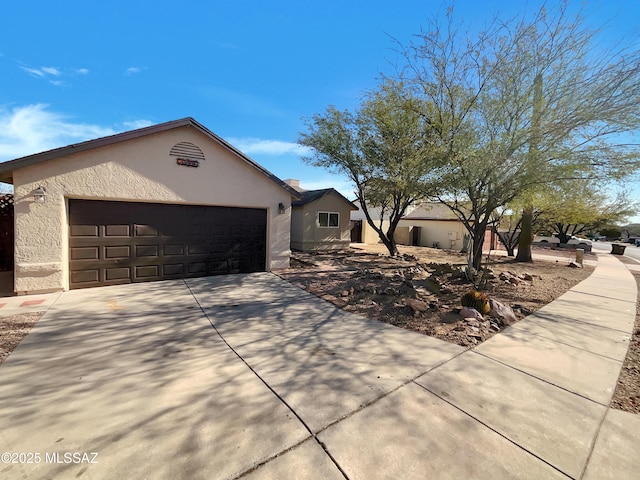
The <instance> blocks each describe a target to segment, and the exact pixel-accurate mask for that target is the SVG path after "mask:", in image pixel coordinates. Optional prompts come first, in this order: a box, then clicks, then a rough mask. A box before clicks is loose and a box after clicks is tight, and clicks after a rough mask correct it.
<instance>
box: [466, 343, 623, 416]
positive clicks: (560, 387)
mask: <svg viewBox="0 0 640 480" xmlns="http://www.w3.org/2000/svg"><path fill="white" fill-rule="evenodd" d="M569 346H571V345H569ZM574 348H575V347H574ZM471 351H472V352H473V353H475V354H476V355H480V356H482V357H484V358H488V359H489V360H492V361H494V362H497V363H499V364H500V365H504V366H505V367H509V368H510V369H512V370H515V371H517V372H520V373H524V374H525V375H528V376H529V377H532V378H535V379H537V380H540V381H541V382H544V383H546V384H548V385H551V386H553V387H556V388H559V389H560V390H564V391H565V392H569V393H571V394H573V395H576V396H577V397H580V398H584V399H585V400H589V401H590V402H592V403H595V404H596V405H601V406H603V407H609V404H608V403H607V404H605V403H600V402H598V401H596V400H594V399H593V398H589V397H585V396H584V395H582V394H580V393H577V392H574V391H572V390H569V389H568V388H565V387H562V386H560V385H556V384H555V383H553V382H550V381H549V380H545V379H544V378H540V377H538V376H536V375H534V374H532V373H529V372H526V371H524V370H520V369H519V368H516V367H514V366H513V365H509V364H508V363H504V362H502V361H500V360H498V359H495V358H493V357H490V356H489V355H487V354H484V353H481V352H476V351H475V350H471ZM616 361H617V360H616ZM618 363H620V364H622V362H618ZM611 395H613V393H612V394H611Z"/></svg>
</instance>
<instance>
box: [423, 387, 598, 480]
mask: <svg viewBox="0 0 640 480" xmlns="http://www.w3.org/2000/svg"><path fill="white" fill-rule="evenodd" d="M413 383H414V384H415V385H417V386H418V387H420V388H422V389H423V390H425V391H426V392H429V393H430V394H432V395H434V396H435V397H437V398H439V399H440V400H442V401H443V402H445V403H446V404H448V405H451V406H452V407H453V408H455V409H456V410H458V411H459V412H462V413H463V414H464V415H466V416H467V417H469V418H471V419H473V420H475V421H476V422H478V423H479V424H480V425H483V426H484V427H486V428H488V429H489V430H491V431H492V432H493V433H495V434H497V435H499V436H501V437H502V438H504V439H505V440H507V441H508V442H509V443H511V444H512V445H515V446H516V447H518V448H519V449H520V450H523V451H525V452H526V453H528V454H529V455H531V456H532V457H535V458H537V459H538V460H540V461H541V462H542V463H544V464H546V465H549V466H550V467H551V468H553V469H554V470H556V471H557V472H558V473H560V474H562V475H564V476H565V477H567V478H571V479H573V478H574V477H572V476H571V475H569V474H568V473H566V472H564V471H562V470H560V469H559V468H558V467H556V466H555V465H553V464H552V463H549V462H548V461H547V460H545V459H544V458H542V457H540V456H538V455H536V454H535V453H533V452H532V451H530V450H529V449H527V448H525V447H523V446H522V445H520V444H519V443H517V442H516V441H515V440H512V439H511V438H509V437H507V436H506V435H505V434H503V433H501V432H499V431H498V430H496V429H495V428H493V427H492V426H490V425H488V424H486V423H485V422H483V421H482V420H480V419H478V418H476V417H474V416H473V415H471V414H470V413H469V412H467V411H465V410H463V409H462V408H460V407H458V406H457V405H455V404H453V403H451V401H449V400H447V399H446V398H444V397H441V396H440V395H438V394H437V393H435V392H433V391H431V390H430V389H429V388H427V387H425V386H424V385H420V384H419V383H417V382H413ZM588 458H589V457H587V459H588Z"/></svg>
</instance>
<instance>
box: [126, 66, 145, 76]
mask: <svg viewBox="0 0 640 480" xmlns="http://www.w3.org/2000/svg"><path fill="white" fill-rule="evenodd" d="M143 70H146V67H143V68H141V67H129V68H127V69H126V70H125V72H124V74H125V75H127V76H129V75H135V74H136V73H140V72H142V71H143Z"/></svg>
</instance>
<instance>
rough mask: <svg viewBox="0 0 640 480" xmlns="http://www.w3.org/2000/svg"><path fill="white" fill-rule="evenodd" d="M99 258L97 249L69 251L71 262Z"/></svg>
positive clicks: (73, 249) (85, 248)
mask: <svg viewBox="0 0 640 480" xmlns="http://www.w3.org/2000/svg"><path fill="white" fill-rule="evenodd" d="M99 258H100V248H99V247H78V248H72V249H71V260H98V259H99Z"/></svg>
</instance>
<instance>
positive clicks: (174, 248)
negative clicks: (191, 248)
mask: <svg viewBox="0 0 640 480" xmlns="http://www.w3.org/2000/svg"><path fill="white" fill-rule="evenodd" d="M185 251H186V249H185V246H184V245H164V247H163V254H164V256H165V257H166V256H175V255H184V252H185Z"/></svg>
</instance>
